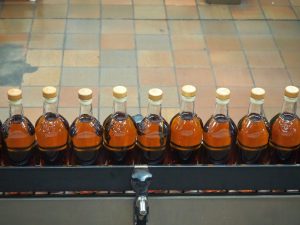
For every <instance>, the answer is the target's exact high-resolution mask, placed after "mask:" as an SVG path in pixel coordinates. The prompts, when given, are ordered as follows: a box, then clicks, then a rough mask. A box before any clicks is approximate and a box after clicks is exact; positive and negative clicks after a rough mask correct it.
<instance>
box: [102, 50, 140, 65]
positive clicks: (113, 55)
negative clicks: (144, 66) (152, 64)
mask: <svg viewBox="0 0 300 225" xmlns="http://www.w3.org/2000/svg"><path fill="white" fill-rule="evenodd" d="M101 67H136V55H135V51H130V50H104V51H102V52H101Z"/></svg>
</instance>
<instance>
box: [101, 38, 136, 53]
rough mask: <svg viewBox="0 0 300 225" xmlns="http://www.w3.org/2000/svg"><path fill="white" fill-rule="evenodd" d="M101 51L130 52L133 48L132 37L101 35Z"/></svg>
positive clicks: (133, 41)
mask: <svg viewBox="0 0 300 225" xmlns="http://www.w3.org/2000/svg"><path fill="white" fill-rule="evenodd" d="M100 39H101V40H100V41H101V48H102V49H115V50H121V49H124V50H130V49H134V48H135V40H134V36H133V35H131V34H102V35H101V38H100Z"/></svg>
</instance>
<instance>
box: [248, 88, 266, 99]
mask: <svg viewBox="0 0 300 225" xmlns="http://www.w3.org/2000/svg"><path fill="white" fill-rule="evenodd" d="M265 94H266V91H265V89H263V88H258V87H257V88H252V90H251V98H253V99H255V100H262V99H264V98H265Z"/></svg>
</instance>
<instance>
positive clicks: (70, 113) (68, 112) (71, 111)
mask: <svg viewBox="0 0 300 225" xmlns="http://www.w3.org/2000/svg"><path fill="white" fill-rule="evenodd" d="M93 111H94V109H93ZM58 113H60V114H61V115H62V116H63V117H64V118H65V119H66V120H67V121H68V123H69V126H71V124H72V123H73V121H74V120H75V118H76V117H78V114H79V106H78V107H68V108H62V107H59V109H58ZM96 116H97V115H96Z"/></svg>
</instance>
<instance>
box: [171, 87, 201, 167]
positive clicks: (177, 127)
mask: <svg viewBox="0 0 300 225" xmlns="http://www.w3.org/2000/svg"><path fill="white" fill-rule="evenodd" d="M195 97H196V88H195V87H194V86H192V85H185V86H183V87H182V89H181V104H180V112H179V113H177V114H176V115H175V116H174V117H173V118H172V120H171V122H170V129H171V137H170V147H171V153H172V154H171V155H172V163H183V164H195V163H197V153H198V151H199V149H200V146H201V142H202V137H203V124H202V120H201V119H200V118H199V117H198V116H197V114H196V113H195V111H194V105H195Z"/></svg>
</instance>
